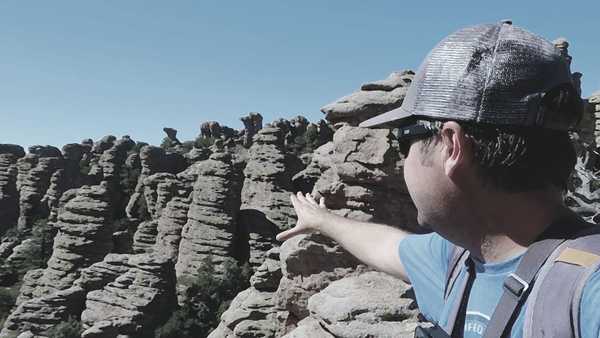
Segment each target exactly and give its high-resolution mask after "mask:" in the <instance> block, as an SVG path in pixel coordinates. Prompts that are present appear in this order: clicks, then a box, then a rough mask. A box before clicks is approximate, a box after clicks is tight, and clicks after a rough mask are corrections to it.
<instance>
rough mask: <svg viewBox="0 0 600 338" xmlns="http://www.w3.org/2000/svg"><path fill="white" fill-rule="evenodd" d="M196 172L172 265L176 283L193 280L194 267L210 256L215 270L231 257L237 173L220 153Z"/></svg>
mask: <svg viewBox="0 0 600 338" xmlns="http://www.w3.org/2000/svg"><path fill="white" fill-rule="evenodd" d="M197 170H198V179H197V180H196V184H195V185H194V190H193V193H192V204H191V206H190V208H189V212H188V215H187V218H188V220H187V223H186V224H185V226H184V227H183V230H182V233H181V242H180V245H179V258H178V260H177V264H176V266H175V269H176V272H177V277H178V280H179V279H180V276H186V278H192V279H193V278H195V277H197V275H198V267H199V266H200V265H201V264H202V262H203V261H204V260H205V259H206V257H211V259H212V261H213V262H214V263H215V267H216V268H217V271H219V270H220V268H221V264H222V263H223V262H224V261H225V260H226V259H227V258H228V257H231V256H233V255H234V241H235V240H236V230H237V224H236V219H237V216H238V211H239V207H240V200H239V195H240V186H241V173H240V172H238V170H237V168H236V167H235V166H234V164H233V163H232V160H231V155H230V154H229V153H226V152H223V151H220V152H215V153H213V154H212V155H211V156H210V158H209V159H208V160H206V161H203V162H200V163H199V164H198V168H197ZM179 287H180V291H181V290H183V289H185V286H184V285H182V284H180V285H179ZM182 288H183V289H182ZM180 294H185V292H180Z"/></svg>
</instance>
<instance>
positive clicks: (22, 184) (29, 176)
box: [17, 146, 64, 231]
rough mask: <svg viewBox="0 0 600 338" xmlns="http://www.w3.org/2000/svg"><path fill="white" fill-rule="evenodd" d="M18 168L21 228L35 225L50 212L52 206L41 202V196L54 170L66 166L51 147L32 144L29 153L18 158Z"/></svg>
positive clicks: (19, 221)
mask: <svg viewBox="0 0 600 338" xmlns="http://www.w3.org/2000/svg"><path fill="white" fill-rule="evenodd" d="M17 166H18V170H19V174H18V183H17V185H18V189H19V219H18V222H17V223H18V226H19V229H21V230H22V231H28V230H30V229H31V228H32V226H33V223H34V222H35V220H37V219H40V218H45V217H47V216H48V215H49V212H50V211H49V209H48V208H47V207H46V206H44V205H43V204H42V198H43V197H44V195H45V194H46V191H47V190H48V188H49V187H50V180H51V177H52V175H53V174H54V172H55V171H56V170H58V169H61V168H63V167H64V160H63V158H62V154H61V152H60V151H59V150H58V149H57V148H54V147H51V146H44V147H43V146H32V147H30V148H29V154H27V155H26V156H25V157H22V158H20V159H19V160H18V161H17Z"/></svg>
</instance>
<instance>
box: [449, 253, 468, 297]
mask: <svg viewBox="0 0 600 338" xmlns="http://www.w3.org/2000/svg"><path fill="white" fill-rule="evenodd" d="M468 257H469V254H468V252H467V250H466V249H465V248H461V247H459V246H456V245H453V248H452V254H451V255H450V260H449V261H448V270H447V271H446V286H445V287H444V300H447V299H448V297H449V296H450V291H451V290H452V288H453V287H454V283H455V282H456V279H457V278H458V275H459V274H460V270H461V267H462V266H463V265H464V264H465V261H466V260H467V258H468Z"/></svg>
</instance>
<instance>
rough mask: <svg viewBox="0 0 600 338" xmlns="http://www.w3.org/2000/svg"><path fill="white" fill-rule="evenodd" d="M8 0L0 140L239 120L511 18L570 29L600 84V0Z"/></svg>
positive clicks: (189, 134)
mask: <svg viewBox="0 0 600 338" xmlns="http://www.w3.org/2000/svg"><path fill="white" fill-rule="evenodd" d="M570 4H571V3H569V2H564V1H561V2H555V3H554V4H551V3H550V2H549V1H522V0H521V1H494V2H484V1H463V2H460V1H444V2H442V1H440V2H431V1H334V0H329V1H323V0H321V1H312V0H304V1H293V2H292V1H281V0H279V1H277V0H272V1H271V0H264V1H262V0H255V1H225V0H222V1H169V2H167V1H149V0H148V1H134V0H131V1H43V2H42V1H38V2H32V1H2V2H0V45H1V46H2V49H1V50H2V52H1V54H0V135H1V136H0V143H17V144H21V145H23V146H29V145H33V144H52V145H57V146H62V145H63V144H65V143H70V142H79V141H81V140H82V139H84V138H93V139H98V138H100V137H102V136H104V135H107V134H113V135H115V136H121V135H125V134H128V135H131V137H132V138H133V139H135V140H142V141H146V142H150V143H153V144H159V143H160V141H161V139H162V138H163V137H164V134H163V132H162V128H163V127H165V126H168V127H172V128H175V129H178V130H179V138H180V139H181V140H188V139H193V138H195V136H196V135H197V134H198V133H199V125H200V123H201V122H203V121H208V120H217V121H219V122H221V123H222V124H226V125H229V126H230V127H233V128H241V127H242V124H241V122H240V121H239V118H240V117H241V116H243V115H244V114H246V113H248V112H260V113H261V114H262V115H263V116H264V118H265V121H271V120H273V119H275V118H278V117H286V118H289V117H292V116H295V115H298V114H302V115H305V116H307V117H308V118H309V119H310V120H313V121H316V120H318V119H320V118H322V116H323V115H322V113H321V112H320V111H319V108H320V107H321V106H323V105H325V104H327V103H329V102H331V101H333V100H334V99H336V98H338V97H340V96H343V95H346V94H349V93H351V92H353V91H355V90H356V89H357V88H358V87H359V86H360V84H361V83H363V82H366V81H370V80H378V79H382V78H385V77H386V76H387V75H388V74H389V73H390V72H392V71H395V70H402V69H406V68H411V69H416V68H417V67H418V65H419V64H420V61H421V59H422V58H423V57H424V56H425V55H426V54H427V52H428V51H429V50H430V49H431V48H432V47H433V46H434V45H435V44H436V43H437V42H438V41H439V40H440V39H441V38H443V37H444V36H446V35H448V34H449V33H451V32H453V31H455V30H457V29H459V28H461V27H464V26H467V25H472V24H477V23H484V22H496V21H499V20H500V19H505V18H511V19H512V20H513V21H514V24H515V25H519V26H522V27H525V28H527V29H528V30H530V31H532V32H535V33H537V34H540V35H542V36H544V37H546V38H548V39H550V40H552V39H554V38H556V37H559V36H564V37H566V38H567V39H568V40H569V41H570V42H571V48H570V53H571V55H572V56H573V58H574V61H573V66H572V69H573V70H574V71H581V72H582V73H583V74H584V77H583V93H584V96H587V95H590V94H591V93H592V92H595V91H597V90H600V21H598V15H599V13H600V1H585V2H583V1H582V2H573V3H572V6H571V7H569V5H570Z"/></svg>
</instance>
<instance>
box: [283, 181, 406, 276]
mask: <svg viewBox="0 0 600 338" xmlns="http://www.w3.org/2000/svg"><path fill="white" fill-rule="evenodd" d="M290 199H291V200H292V204H293V205H294V209H295V211H296V214H297V215H298V222H297V223H296V226H295V227H294V228H292V229H289V230H286V231H284V232H281V233H280V234H278V235H277V239H278V240H280V241H284V240H286V239H288V238H291V237H293V236H296V235H299V234H302V233H309V232H313V231H319V232H320V233H322V234H324V235H326V236H327V237H330V238H331V239H333V240H334V241H336V242H338V243H339V244H340V245H341V246H342V247H344V249H346V250H347V251H348V252H350V253H351V254H352V255H354V256H355V257H356V258H358V259H359V260H360V261H362V262H363V263H365V264H367V265H369V266H372V267H374V268H376V269H377V270H379V271H383V272H386V273H388V274H390V275H393V276H396V277H398V278H401V279H402V280H404V281H407V282H408V277H407V275H406V272H405V270H404V266H403V265H402V262H401V261H400V256H399V255H398V244H399V243H400V241H401V240H402V239H404V238H405V237H406V236H407V235H408V234H409V233H408V232H406V231H402V230H400V229H396V228H393V227H390V226H387V225H382V224H374V223H368V222H360V221H355V220H352V219H349V218H346V217H342V216H339V215H336V214H334V213H332V212H330V211H328V210H327V209H326V208H325V200H324V199H323V198H321V199H320V202H319V203H317V202H316V201H315V200H314V199H313V197H312V196H311V195H310V194H306V196H303V195H302V193H300V192H299V193H298V194H297V195H295V196H294V195H291V196H290Z"/></svg>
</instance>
